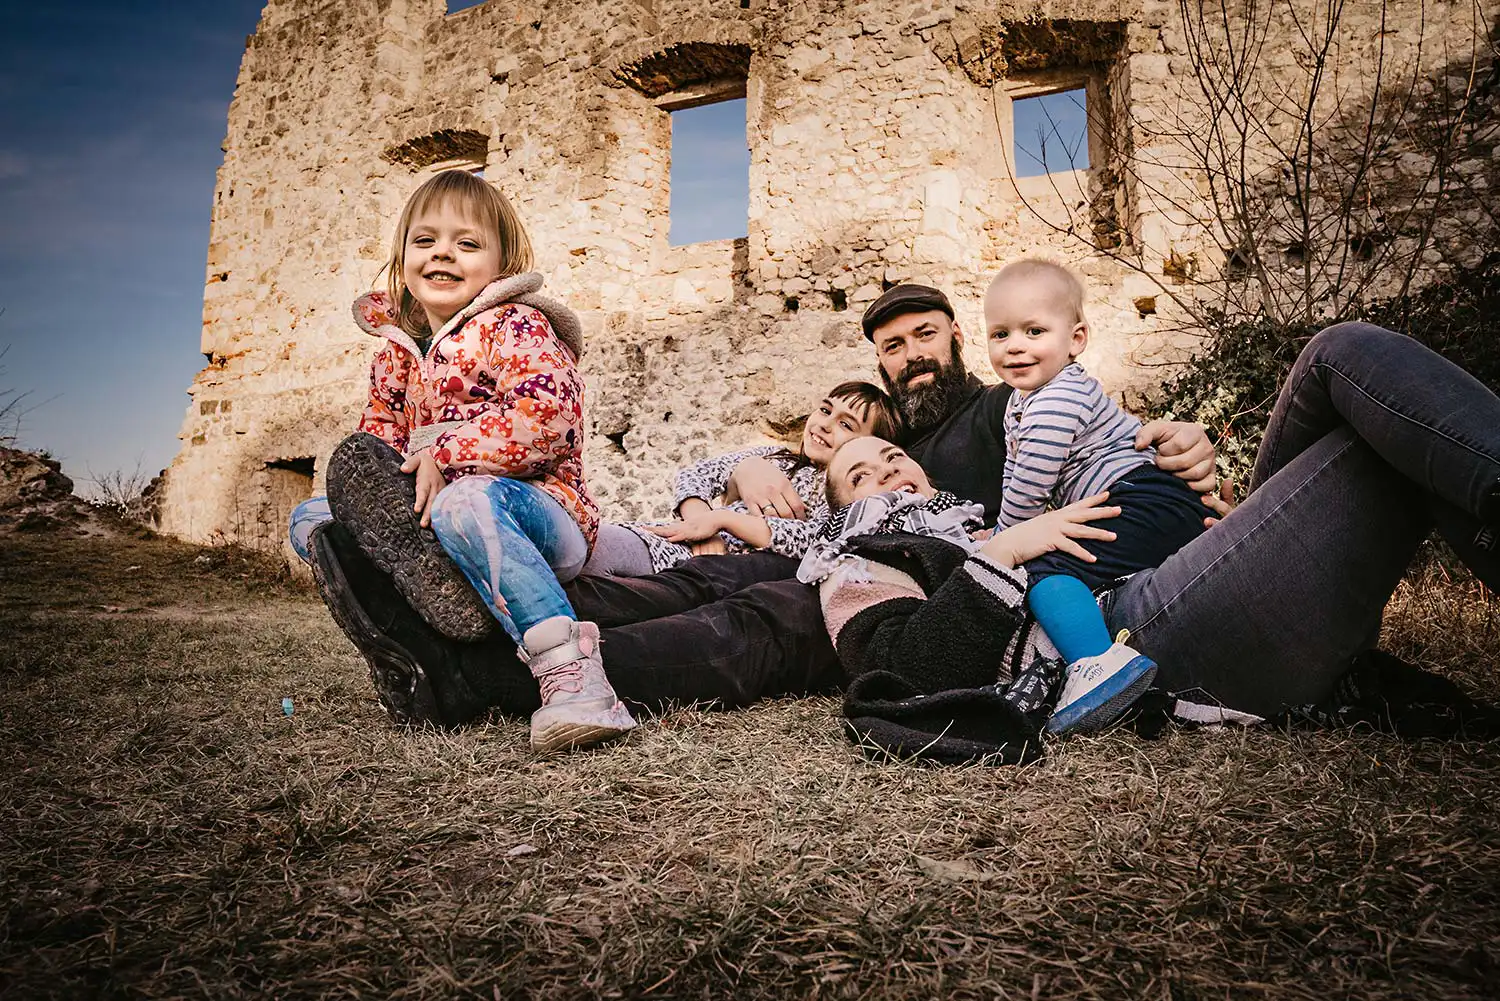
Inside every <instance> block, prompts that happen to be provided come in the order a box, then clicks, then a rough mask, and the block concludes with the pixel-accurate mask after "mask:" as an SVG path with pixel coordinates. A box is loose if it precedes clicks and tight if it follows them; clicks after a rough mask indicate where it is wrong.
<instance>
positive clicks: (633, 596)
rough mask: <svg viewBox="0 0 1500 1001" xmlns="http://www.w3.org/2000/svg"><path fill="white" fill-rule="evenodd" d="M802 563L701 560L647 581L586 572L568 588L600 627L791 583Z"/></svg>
mask: <svg viewBox="0 0 1500 1001" xmlns="http://www.w3.org/2000/svg"><path fill="white" fill-rule="evenodd" d="M796 573H797V561H796V560H792V559H788V558H787V557H785V556H778V555H777V554H775V553H742V554H738V555H734V556H699V557H697V558H696V559H691V560H688V561H687V562H686V563H683V564H682V565H680V566H676V567H673V568H672V569H670V570H663V571H662V572H661V573H655V574H651V575H650V576H647V577H606V576H602V575H600V576H594V575H591V574H584V575H582V576H579V577H577V578H575V579H574V580H572V581H571V582H569V583H568V584H566V585H564V587H563V590H564V591H565V592H566V593H567V595H568V599H569V600H570V601H572V603H573V608H574V610H575V611H576V612H577V613H578V617H579V618H580V619H583V620H584V621H586V622H593V623H595V624H597V625H598V626H599V628H600V629H605V628H608V627H609V626H620V625H629V624H630V623H634V622H644V621H646V620H647V619H658V618H661V617H662V616H666V615H676V614H677V613H679V612H687V611H691V610H692V609H695V608H699V607H701V606H703V605H706V604H710V603H712V602H715V601H718V600H720V599H722V598H727V597H728V596H729V595H731V594H735V593H737V592H739V591H743V590H744V589H745V588H747V587H750V586H752V585H754V584H760V583H763V582H765V581H773V580H787V579H790V578H792V577H794V576H795V575H796Z"/></svg>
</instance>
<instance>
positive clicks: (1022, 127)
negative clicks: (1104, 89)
mask: <svg viewBox="0 0 1500 1001" xmlns="http://www.w3.org/2000/svg"><path fill="white" fill-rule="evenodd" d="M1012 110H1013V112H1014V122H1015V137H1016V164H1015V169H1016V176H1017V177H1036V176H1037V175H1038V174H1046V173H1050V172H1053V171H1059V170H1077V169H1079V168H1082V167H1087V166H1088V165H1089V148H1088V146H1089V144H1088V135H1087V133H1088V116H1087V114H1085V112H1084V93H1083V91H1082V89H1079V90H1067V91H1062V92H1060V93H1056V94H1043V95H1042V96H1040V97H1027V98H1022V99H1021V100H1019V101H1016V102H1015V103H1014V104H1013V105H1012Z"/></svg>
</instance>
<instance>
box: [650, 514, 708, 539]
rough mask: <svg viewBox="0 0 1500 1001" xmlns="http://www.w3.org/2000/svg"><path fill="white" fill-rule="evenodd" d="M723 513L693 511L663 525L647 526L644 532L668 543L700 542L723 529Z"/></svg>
mask: <svg viewBox="0 0 1500 1001" xmlns="http://www.w3.org/2000/svg"><path fill="white" fill-rule="evenodd" d="M724 514H725V512H723V511H715V510H708V511H694V512H692V513H690V514H685V515H683V517H682V518H680V519H678V520H677V521H671V522H668V523H667V524H665V525H649V526H647V528H646V531H648V532H650V533H652V534H653V535H659V536H661V537H662V538H663V539H666V540H667V541H668V542H701V541H702V540H704V539H707V538H711V537H713V536H715V535H718V534H719V532H720V531H721V530H722V529H723V528H724V517H723V516H724Z"/></svg>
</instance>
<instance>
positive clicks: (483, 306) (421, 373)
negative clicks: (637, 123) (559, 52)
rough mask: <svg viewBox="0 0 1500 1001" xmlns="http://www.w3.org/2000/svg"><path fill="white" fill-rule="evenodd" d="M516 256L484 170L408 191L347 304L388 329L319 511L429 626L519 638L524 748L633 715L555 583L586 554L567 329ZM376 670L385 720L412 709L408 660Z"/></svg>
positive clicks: (371, 327) (372, 328) (577, 342)
mask: <svg viewBox="0 0 1500 1001" xmlns="http://www.w3.org/2000/svg"><path fill="white" fill-rule="evenodd" d="M531 267H532V253H531V243H530V240H529V239H528V238H527V236H526V231H525V229H524V228H522V226H521V222H520V219H519V218H518V217H517V216H516V213H515V210H514V209H513V208H512V207H511V206H510V203H509V202H508V201H507V200H506V199H505V197H504V196H503V195H501V194H500V193H499V192H498V191H496V190H495V189H494V188H493V187H491V186H490V185H489V184H487V183H486V182H485V181H483V180H482V179H480V178H478V177H475V176H474V175H472V174H469V173H467V172H465V171H458V170H452V171H446V172H444V173H441V174H438V175H437V176H436V177H434V178H432V179H431V180H429V181H428V182H426V183H425V184H423V185H422V186H421V187H419V188H418V189H417V190H416V191H415V192H414V193H413V194H412V196H411V198H410V200H409V201H408V202H407V204H406V207H405V209H404V210H403V212H402V214H401V219H400V221H399V223H398V224H397V227H396V236H395V241H394V244H393V246H392V249H391V256H390V261H389V264H388V272H389V285H388V288H387V289H385V290H384V291H381V292H372V293H370V294H368V295H365V296H363V297H361V298H360V299H359V301H357V302H356V303H355V305H354V316H355V320H356V322H357V323H358V324H359V326H360V327H361V328H362V329H363V330H365V331H366V332H367V333H370V334H372V335H374V336H376V337H379V338H383V339H384V341H385V343H384V344H383V345H382V346H381V348H380V351H379V352H378V353H377V354H376V356H375V360H374V363H373V366H372V371H371V378H370V397H369V403H368V404H367V405H366V407H365V412H364V416H363V417H362V418H361V419H360V422H359V432H360V433H358V434H356V435H354V436H352V437H351V438H349V439H347V440H346V441H345V442H344V443H343V444H341V445H340V446H339V448H338V449H337V450H336V451H335V453H334V455H333V457H332V459H331V461H330V463H329V468H328V485H329V497H328V507H330V508H331V511H332V516H333V517H334V519H335V520H337V521H338V522H339V523H341V524H342V525H343V526H345V527H346V528H347V529H349V531H350V532H351V533H352V534H353V535H354V537H355V539H356V540H357V541H358V543H359V545H360V547H361V548H362V549H364V550H365V552H366V553H367V554H369V555H370V557H371V558H372V559H373V560H374V562H375V563H376V565H377V566H379V567H380V568H381V569H382V570H384V571H386V572H387V573H390V574H391V575H392V576H393V578H394V579H395V582H396V585H397V587H398V588H400V590H401V592H402V594H403V595H404V596H405V597H406V599H407V600H408V601H409V602H410V603H411V605H412V607H413V608H414V609H416V610H417V611H418V612H419V613H421V615H422V616H423V618H425V619H426V620H427V621H428V623H429V624H431V625H432V626H433V627H434V628H436V629H438V630H439V631H440V632H443V633H445V634H446V635H448V636H450V637H453V638H455V639H474V638H477V637H478V636H481V635H483V634H484V633H485V632H486V631H488V630H489V629H492V628H493V624H494V621H496V620H498V621H499V623H500V625H501V626H502V627H503V628H504V629H505V630H506V632H508V633H509V634H510V636H511V638H512V639H514V640H516V642H517V644H518V645H519V647H520V652H521V656H522V659H523V660H525V661H526V662H527V665H528V666H529V668H530V670H531V673H532V675H533V676H534V677H535V678H536V680H537V683H538V685H539V687H540V689H541V703H542V705H541V708H540V709H538V710H537V711H536V713H535V714H534V715H533V716H532V720H531V744H532V747H534V748H535V749H537V750H539V751H543V752H546V751H552V750H557V749H561V748H567V747H580V746H584V745H588V744H593V743H598V742H600V741H602V740H607V739H610V738H613V737H617V736H620V735H622V734H624V733H625V732H627V731H628V730H630V729H632V728H633V727H634V726H635V721H634V719H633V718H632V717H631V715H630V713H629V711H628V710H627V709H626V708H625V707H624V705H623V704H622V703H621V702H620V700H619V699H618V698H617V697H616V696H615V692H614V689H613V687H612V686H611V685H610V683H609V681H608V679H607V678H606V677H605V674H604V668H603V664H602V661H601V660H600V656H599V649H598V646H599V641H598V637H599V632H598V629H597V628H596V627H595V626H594V624H593V623H589V622H579V621H577V616H576V615H575V614H574V611H573V608H572V606H571V605H570V604H569V602H568V599H567V598H566V596H565V595H564V594H563V591H562V587H561V585H560V583H559V578H561V579H564V580H566V579H571V577H572V576H574V575H576V574H577V573H578V571H579V570H580V569H581V568H582V566H583V564H584V562H585V561H586V560H587V558H588V555H589V549H590V547H591V546H592V544H593V542H594V538H595V536H596V534H597V532H598V527H599V509H598V506H597V505H596V504H595V502H594V500H593V498H592V497H591V496H590V495H589V492H588V488H587V486H586V485H585V483H584V473H583V433H584V429H583V388H584V387H583V379H582V377H581V376H580V375H579V373H578V369H577V361H578V357H579V355H580V354H581V353H582V350H583V339H582V334H581V327H580V325H579V322H578V318H577V316H576V315H575V314H574V313H573V312H572V311H571V310H569V309H568V308H567V307H565V306H563V305H562V304H560V303H557V302H555V301H553V300H551V299H549V298H547V297H545V296H542V295H539V294H538V293H537V290H538V289H539V288H540V287H541V283H542V279H541V275H539V274H535V273H532V272H531V271H530V269H531ZM293 520H294V523H295V522H296V521H297V516H295V515H294V519H293ZM295 534H296V530H295V525H294V535H295ZM455 564H456V567H455ZM460 570H461V571H462V573H461V574H460V573H459V572H458V571H460ZM376 667H377V665H375V664H374V663H373V662H372V674H373V675H374V677H375V682H376V688H377V689H378V690H379V691H380V695H381V701H382V702H383V703H384V704H385V705H386V707H387V709H389V710H390V711H391V712H392V714H393V715H394V716H395V717H396V718H397V719H398V720H400V719H411V718H416V717H420V716H423V715H426V714H425V713H423V712H420V711H417V709H418V708H419V707H418V706H417V704H416V703H417V702H419V701H420V700H422V699H430V698H431V694H430V692H428V691H426V690H425V685H424V682H425V679H424V677H423V675H422V672H421V671H420V669H419V668H418V669H416V670H414V671H396V672H387V671H383V670H377V669H375V668H376Z"/></svg>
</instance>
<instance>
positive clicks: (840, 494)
mask: <svg viewBox="0 0 1500 1001" xmlns="http://www.w3.org/2000/svg"><path fill="white" fill-rule="evenodd" d="M828 482H829V483H831V484H833V496H834V499H835V500H837V501H838V503H839V505H840V506H848V505H849V504H853V503H854V502H855V501H857V500H863V499H864V498H866V497H873V496H874V495H876V494H883V493H888V492H890V491H893V490H895V491H903V490H904V491H909V492H911V493H916V494H921V495H922V496H923V497H931V496H932V495H933V494H934V493H936V491H935V490H934V489H933V487H932V482H931V481H930V480H928V479H927V474H926V473H924V472H923V471H922V467H921V466H919V465H917V461H916V460H915V459H913V458H912V457H911V456H909V455H907V454H906V453H905V452H903V451H902V450H901V449H900V448H899V447H898V446H896V445H892V444H891V443H890V442H888V441H886V440H884V439H883V438H873V437H864V438H854V439H852V440H850V441H849V442H847V443H846V444H845V445H844V446H843V447H842V448H840V449H839V450H838V453H837V454H835V455H834V457H833V462H832V463H830V464H829V466H828Z"/></svg>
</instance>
